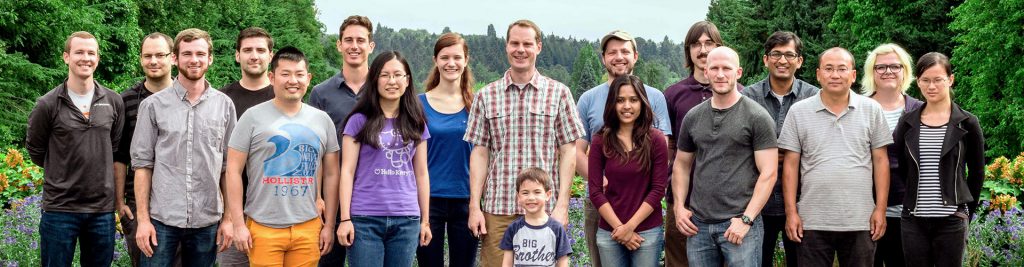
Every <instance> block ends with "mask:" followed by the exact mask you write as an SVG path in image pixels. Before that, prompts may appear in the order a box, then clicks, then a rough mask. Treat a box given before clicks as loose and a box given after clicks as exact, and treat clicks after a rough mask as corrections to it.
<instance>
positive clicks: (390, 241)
mask: <svg viewBox="0 0 1024 267" xmlns="http://www.w3.org/2000/svg"><path fill="white" fill-rule="evenodd" d="M352 225H353V226H354V227H355V230H356V236H355V239H354V240H353V241H352V246H351V247H349V248H348V264H349V266H351V267H362V266H386V267H408V266H412V262H413V258H415V257H416V247H418V246H419V243H420V242H419V240H420V216H352Z"/></svg>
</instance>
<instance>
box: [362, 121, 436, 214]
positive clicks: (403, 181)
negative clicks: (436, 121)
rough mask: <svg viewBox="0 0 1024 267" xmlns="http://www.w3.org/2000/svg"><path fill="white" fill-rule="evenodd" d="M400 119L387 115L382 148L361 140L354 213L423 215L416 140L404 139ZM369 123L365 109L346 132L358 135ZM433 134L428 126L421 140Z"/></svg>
mask: <svg viewBox="0 0 1024 267" xmlns="http://www.w3.org/2000/svg"><path fill="white" fill-rule="evenodd" d="M396 121H397V119H385V120H384V127H383V128H382V129H381V132H380V133H379V139H378V140H379V141H380V144H379V146H380V148H377V147H375V146H372V145H370V144H359V160H358V161H357V163H356V173H355V181H354V182H353V184H352V204H351V205H352V209H351V213H352V215H361V216H419V215H420V206H419V199H418V198H417V196H418V195H417V191H416V190H417V187H416V172H415V169H414V168H413V162H412V159H413V156H414V155H416V144H415V143H414V142H406V143H403V138H402V134H401V132H399V131H398V129H395V126H394V124H395V122H396ZM364 124H366V116H365V115H363V114H362V113H356V114H352V117H350V118H349V119H348V124H346V125H345V130H344V131H343V133H342V134H343V135H348V136H351V137H353V138H354V137H356V135H358V134H359V132H360V131H362V130H363V125H364ZM429 138H430V133H428V132H427V129H426V127H424V129H423V135H422V136H421V138H420V140H421V141H425V140H427V139H429Z"/></svg>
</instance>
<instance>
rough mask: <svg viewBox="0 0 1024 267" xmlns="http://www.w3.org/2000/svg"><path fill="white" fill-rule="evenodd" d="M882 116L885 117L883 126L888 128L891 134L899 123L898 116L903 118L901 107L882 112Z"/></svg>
mask: <svg viewBox="0 0 1024 267" xmlns="http://www.w3.org/2000/svg"><path fill="white" fill-rule="evenodd" d="M882 115H885V124H886V125H888V126H889V132H892V131H893V130H896V124H897V123H899V122H900V116H903V107H902V106H900V108H897V109H894V110H885V111H882Z"/></svg>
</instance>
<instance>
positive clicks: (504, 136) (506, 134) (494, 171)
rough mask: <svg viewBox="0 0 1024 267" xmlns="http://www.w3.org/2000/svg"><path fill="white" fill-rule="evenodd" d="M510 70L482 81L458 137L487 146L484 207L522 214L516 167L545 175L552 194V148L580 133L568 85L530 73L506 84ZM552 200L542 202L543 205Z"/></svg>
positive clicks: (551, 203) (555, 152)
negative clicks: (527, 78)
mask: <svg viewBox="0 0 1024 267" xmlns="http://www.w3.org/2000/svg"><path fill="white" fill-rule="evenodd" d="M510 75H511V71H507V72H505V76H504V77H503V78H502V79H500V80H497V81H495V82H492V83H490V84H488V85H487V86H484V88H483V89H480V92H479V93H477V95H476V100H475V101H473V107H472V109H471V110H470V112H469V122H468V123H467V128H466V136H465V137H463V139H464V140H466V141H468V142H470V143H473V144H474V145H477V146H485V147H487V148H488V149H489V150H490V162H488V164H487V166H488V170H487V179H486V180H485V181H484V192H483V205H482V207H481V208H482V209H483V211H484V212H487V213H491V214H497V215H512V214H522V213H523V212H522V210H521V209H519V208H518V207H517V205H516V194H515V191H516V190H515V180H516V175H517V174H518V173H519V170H521V169H523V168H528V167H537V168H540V169H543V170H545V171H546V172H547V173H548V174H549V175H550V176H551V177H552V179H551V182H549V186H550V188H553V189H554V190H553V191H554V195H555V196H557V195H558V186H557V185H556V184H555V181H557V180H558V178H557V177H558V162H559V161H560V160H575V159H572V158H569V159H559V158H558V147H559V146H560V145H563V144H568V143H570V142H574V141H576V139H579V138H581V137H582V136H583V134H584V132H585V131H584V130H583V125H582V124H580V118H579V114H577V113H576V103H575V102H573V98H572V93H571V92H570V91H569V87H567V86H565V85H564V84H562V83H560V82H558V81H555V80H553V79H551V78H548V77H545V76H543V75H540V74H539V73H535V74H534V75H533V78H532V79H530V81H529V82H528V83H526V84H525V85H524V86H523V87H519V86H516V85H514V84H513V83H512V76H510ZM554 205H555V201H548V208H547V210H548V211H550V210H551V209H553V208H554Z"/></svg>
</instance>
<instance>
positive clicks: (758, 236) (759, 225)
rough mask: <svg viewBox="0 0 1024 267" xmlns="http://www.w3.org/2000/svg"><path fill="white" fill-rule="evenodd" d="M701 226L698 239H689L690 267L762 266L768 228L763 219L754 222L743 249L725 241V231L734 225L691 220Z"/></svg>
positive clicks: (687, 241)
mask: <svg viewBox="0 0 1024 267" xmlns="http://www.w3.org/2000/svg"><path fill="white" fill-rule="evenodd" d="M691 220H692V221H693V224H694V225H696V226H697V235H694V236H692V237H690V238H687V239H686V257H687V258H689V259H690V266H694V267H705V266H714V267H718V266H722V263H723V260H724V261H725V263H727V264H729V267H747V266H753V267H758V266H761V242H762V240H764V224H763V222H762V221H761V217H760V216H758V217H757V218H756V219H754V225H752V226H750V230H749V231H747V235H746V236H744V237H743V242H742V244H741V245H736V244H733V243H730V242H729V240H728V239H725V230H728V229H729V225H730V224H731V221H725V222H721V223H711V224H709V223H704V222H701V221H700V220H697V218H696V217H691Z"/></svg>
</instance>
